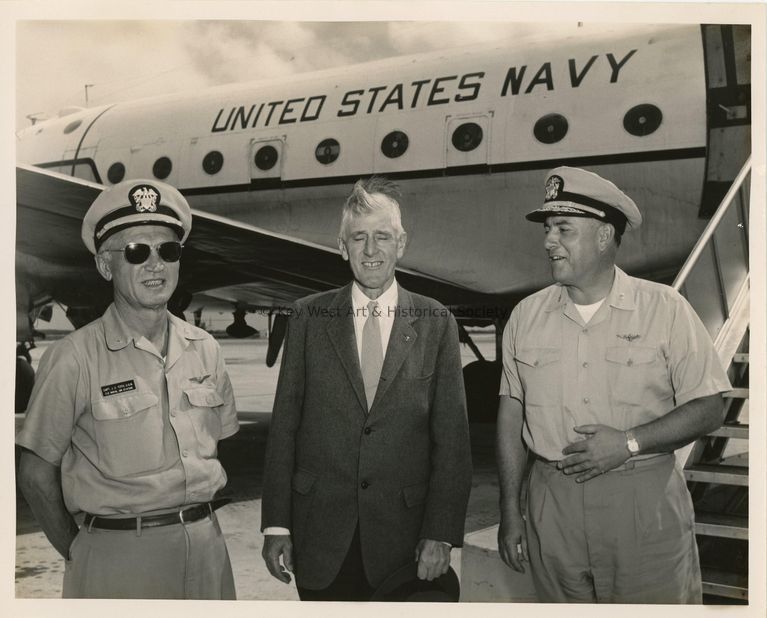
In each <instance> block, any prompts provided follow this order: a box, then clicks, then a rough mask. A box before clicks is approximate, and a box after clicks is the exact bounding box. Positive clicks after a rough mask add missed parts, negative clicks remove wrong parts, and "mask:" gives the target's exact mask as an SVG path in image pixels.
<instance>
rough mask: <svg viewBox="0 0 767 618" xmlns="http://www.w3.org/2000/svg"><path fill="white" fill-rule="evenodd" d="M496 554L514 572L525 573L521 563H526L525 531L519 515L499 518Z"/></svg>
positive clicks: (523, 522)
mask: <svg viewBox="0 0 767 618" xmlns="http://www.w3.org/2000/svg"><path fill="white" fill-rule="evenodd" d="M498 552H499V553H500V554H501V560H503V562H504V563H505V564H506V566H510V567H511V568H512V569H514V570H515V571H519V572H520V573H524V572H525V567H524V566H523V564H522V563H523V562H528V561H529V557H528V555H527V531H526V530H525V520H524V519H523V518H522V516H521V515H519V514H516V515H512V516H503V515H502V516H501V525H500V526H498Z"/></svg>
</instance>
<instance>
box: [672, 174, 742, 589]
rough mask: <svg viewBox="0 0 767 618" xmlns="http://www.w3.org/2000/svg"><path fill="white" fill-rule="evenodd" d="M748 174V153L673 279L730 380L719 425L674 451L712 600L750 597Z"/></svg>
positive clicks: (705, 580)
mask: <svg viewBox="0 0 767 618" xmlns="http://www.w3.org/2000/svg"><path fill="white" fill-rule="evenodd" d="M750 178H751V161H750V159H749V160H748V161H747V162H746V164H745V165H744V166H743V169H742V170H741V171H740V173H739V174H738V176H737V177H736V179H735V180H734V181H733V183H732V186H731V188H730V190H729V191H728V192H727V194H726V195H725V197H724V199H723V200H722V203H721V204H720V206H719V208H718V209H717V210H716V212H715V214H714V216H713V217H712V218H711V221H710V222H709V224H708V226H707V227H706V229H705V231H704V232H703V235H702V236H701V238H700V240H699V241H698V243H697V244H696V246H695V248H694V249H693V251H692V253H691V254H690V256H689V258H688V259H687V261H686V262H685V264H684V266H683V267H682V270H681V271H680V272H679V274H678V275H677V277H676V279H675V281H674V283H673V287H674V288H675V289H677V290H678V291H679V292H680V293H681V294H682V295H683V296H685V298H687V300H688V301H689V302H690V304H691V305H692V307H693V308H694V309H695V311H696V313H697V314H698V316H699V317H700V319H701V321H702V322H703V324H704V326H705V327H706V329H707V330H708V333H709V334H710V335H711V338H712V339H713V341H714V345H715V347H716V350H717V353H718V354H719V358H720V360H721V361H722V364H723V365H724V366H725V367H726V368H727V372H728V376H729V378H730V382H731V383H732V386H733V389H732V390H731V391H730V392H728V393H726V394H725V406H726V415H725V421H724V424H723V425H722V427H721V428H719V429H717V430H716V431H714V432H712V433H711V434H709V435H707V436H704V437H703V438H701V439H700V440H698V441H697V442H695V443H694V444H692V445H690V446H688V447H686V448H684V449H680V450H679V451H677V457H678V458H679V459H680V461H681V462H684V474H685V477H686V479H687V484H688V487H689V489H690V493H691V495H692V498H693V503H694V505H695V533H696V539H697V541H698V551H699V553H700V559H701V569H702V575H703V594H704V597H705V601H706V602H707V603H745V602H747V601H748V433H749V432H748V427H749V426H748V414H749V405H748V393H749V390H748V380H749V366H748V365H749V353H748V344H749V290H750V284H749V261H748V216H749V211H748V209H749V203H750V190H749V186H750V182H749V181H750Z"/></svg>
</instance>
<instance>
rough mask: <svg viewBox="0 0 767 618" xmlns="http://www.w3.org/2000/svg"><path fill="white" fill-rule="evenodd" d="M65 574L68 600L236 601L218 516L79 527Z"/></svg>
mask: <svg viewBox="0 0 767 618" xmlns="http://www.w3.org/2000/svg"><path fill="white" fill-rule="evenodd" d="M70 556H71V560H68V561H67V562H66V566H65V570H64V590H63V594H62V596H63V597H64V598H101V599H234V598H235V592H234V578H233V576H232V566H231V564H230V562H229V554H228V553H227V551H226V543H225V542H224V536H223V534H222V532H221V528H220V526H219V525H218V520H217V519H216V515H215V513H214V514H213V515H211V516H208V517H205V518H203V519H201V520H199V521H195V522H192V523H188V524H180V523H179V524H173V525H170V526H160V527H157V528H144V529H142V530H141V532H140V533H137V531H136V530H101V529H98V528H92V529H91V530H88V529H87V527H86V526H82V527H81V528H80V532H79V533H78V534H77V536H76V537H75V540H74V541H73V542H72V546H71V548H70Z"/></svg>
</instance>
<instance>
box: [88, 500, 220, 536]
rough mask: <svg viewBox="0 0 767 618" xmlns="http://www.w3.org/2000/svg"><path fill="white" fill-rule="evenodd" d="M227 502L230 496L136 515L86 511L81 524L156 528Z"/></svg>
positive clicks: (195, 516) (184, 521)
mask: <svg viewBox="0 0 767 618" xmlns="http://www.w3.org/2000/svg"><path fill="white" fill-rule="evenodd" d="M229 502H231V499H230V498H218V499H216V500H213V501H212V502H205V503H204V504H197V505H195V506H190V507H187V508H185V509H179V510H178V511H174V512H173V513H162V514H160V515H143V516H138V517H98V516H96V515H91V514H90V513H86V515H85V520H84V521H83V526H85V528H88V529H90V528H99V529H101V530H141V529H142V528H157V527H159V526H171V525H173V524H189V523H192V522H193V521H199V520H201V519H203V518H204V517H207V516H208V515H212V514H213V511H215V510H216V509H218V508H221V507H222V506H224V505H225V504H228V503H229Z"/></svg>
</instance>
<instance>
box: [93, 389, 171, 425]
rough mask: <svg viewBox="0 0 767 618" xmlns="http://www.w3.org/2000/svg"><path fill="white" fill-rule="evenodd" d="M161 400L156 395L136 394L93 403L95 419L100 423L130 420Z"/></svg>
mask: <svg viewBox="0 0 767 618" xmlns="http://www.w3.org/2000/svg"><path fill="white" fill-rule="evenodd" d="M158 401H159V399H158V398H157V395H155V394H154V393H136V394H135V395H126V396H124V397H117V398H115V399H102V400H101V401H96V402H94V403H93V405H92V406H91V407H92V410H93V418H95V419H96V420H99V421H114V420H119V419H124V418H130V417H131V416H133V415H134V414H137V413H139V412H141V411H142V410H146V409H147V408H151V407H152V406H155V405H157V402H158Z"/></svg>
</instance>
